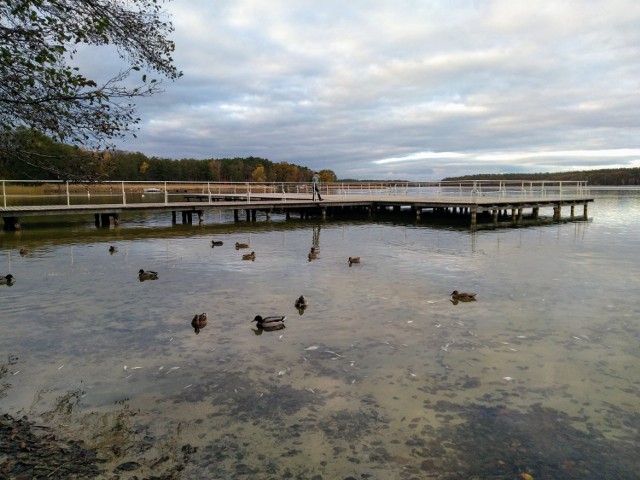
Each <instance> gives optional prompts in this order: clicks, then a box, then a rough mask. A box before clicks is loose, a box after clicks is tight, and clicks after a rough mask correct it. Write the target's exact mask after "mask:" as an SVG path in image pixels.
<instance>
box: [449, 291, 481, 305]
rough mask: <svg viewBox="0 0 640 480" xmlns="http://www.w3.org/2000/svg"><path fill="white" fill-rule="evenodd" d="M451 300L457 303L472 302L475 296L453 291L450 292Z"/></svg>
mask: <svg viewBox="0 0 640 480" xmlns="http://www.w3.org/2000/svg"><path fill="white" fill-rule="evenodd" d="M451 299H452V300H453V301H458V302H474V301H475V300H476V294H475V293H465V292H458V290H454V291H453V292H451Z"/></svg>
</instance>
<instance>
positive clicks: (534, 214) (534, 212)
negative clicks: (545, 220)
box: [531, 207, 540, 218]
mask: <svg viewBox="0 0 640 480" xmlns="http://www.w3.org/2000/svg"><path fill="white" fill-rule="evenodd" d="M539 214H540V207H533V208H532V209H531V216H532V217H533V218H538V215H539Z"/></svg>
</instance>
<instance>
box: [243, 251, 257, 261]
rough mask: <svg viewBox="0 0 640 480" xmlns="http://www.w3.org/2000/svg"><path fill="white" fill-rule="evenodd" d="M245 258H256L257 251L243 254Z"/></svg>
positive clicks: (252, 259)
mask: <svg viewBox="0 0 640 480" xmlns="http://www.w3.org/2000/svg"><path fill="white" fill-rule="evenodd" d="M242 259H243V260H251V261H252V262H253V261H254V260H255V259H256V252H251V253H245V254H244V255H242Z"/></svg>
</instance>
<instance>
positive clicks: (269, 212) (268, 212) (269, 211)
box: [264, 210, 271, 222]
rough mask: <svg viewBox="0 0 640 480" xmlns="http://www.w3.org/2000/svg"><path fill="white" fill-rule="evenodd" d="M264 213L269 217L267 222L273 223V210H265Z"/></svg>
mask: <svg viewBox="0 0 640 480" xmlns="http://www.w3.org/2000/svg"><path fill="white" fill-rule="evenodd" d="M264 213H265V214H266V215H267V221H268V222H270V221H271V210H265V211H264Z"/></svg>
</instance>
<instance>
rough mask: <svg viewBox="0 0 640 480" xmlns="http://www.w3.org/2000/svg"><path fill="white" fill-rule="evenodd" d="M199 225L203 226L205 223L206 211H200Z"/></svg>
mask: <svg viewBox="0 0 640 480" xmlns="http://www.w3.org/2000/svg"><path fill="white" fill-rule="evenodd" d="M197 213H198V224H200V225H202V224H203V223H204V210H198V212H197Z"/></svg>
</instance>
